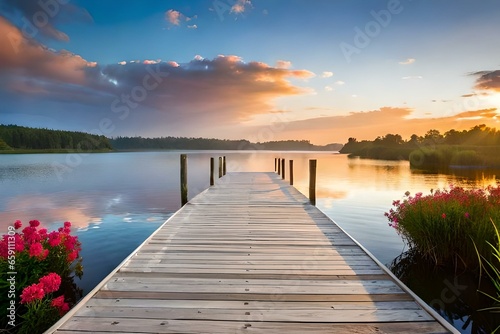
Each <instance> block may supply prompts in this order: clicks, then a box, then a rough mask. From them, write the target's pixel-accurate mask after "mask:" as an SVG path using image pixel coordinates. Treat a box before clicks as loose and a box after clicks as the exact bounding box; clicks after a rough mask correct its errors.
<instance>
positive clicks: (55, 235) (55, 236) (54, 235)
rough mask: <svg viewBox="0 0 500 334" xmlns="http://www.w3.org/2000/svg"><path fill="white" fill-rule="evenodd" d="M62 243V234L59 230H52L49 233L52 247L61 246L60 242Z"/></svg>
mask: <svg viewBox="0 0 500 334" xmlns="http://www.w3.org/2000/svg"><path fill="white" fill-rule="evenodd" d="M60 243H61V235H60V234H59V232H56V231H52V232H50V233H49V245H50V246H51V247H56V246H59V244H60Z"/></svg>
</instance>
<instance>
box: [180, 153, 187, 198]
mask: <svg viewBox="0 0 500 334" xmlns="http://www.w3.org/2000/svg"><path fill="white" fill-rule="evenodd" d="M187 201H188V188H187V156H186V155H185V154H181V205H182V206H184V205H185V204H186V203H187Z"/></svg>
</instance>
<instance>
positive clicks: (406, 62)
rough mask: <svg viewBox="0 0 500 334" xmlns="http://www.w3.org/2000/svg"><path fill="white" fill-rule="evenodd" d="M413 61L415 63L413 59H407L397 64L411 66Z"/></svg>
mask: <svg viewBox="0 0 500 334" xmlns="http://www.w3.org/2000/svg"><path fill="white" fill-rule="evenodd" d="M415 61H416V59H415V58H408V59H406V60H404V61H400V62H399V64H400V65H411V64H413V63H414V62H415Z"/></svg>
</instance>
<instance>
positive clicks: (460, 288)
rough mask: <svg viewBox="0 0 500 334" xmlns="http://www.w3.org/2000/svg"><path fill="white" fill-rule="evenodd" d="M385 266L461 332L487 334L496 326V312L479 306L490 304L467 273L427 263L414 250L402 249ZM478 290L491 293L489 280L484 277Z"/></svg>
mask: <svg viewBox="0 0 500 334" xmlns="http://www.w3.org/2000/svg"><path fill="white" fill-rule="evenodd" d="M389 269H391V271H392V272H393V273H394V274H395V275H396V276H397V277H398V278H399V279H400V280H401V281H403V282H404V283H405V284H406V285H407V286H408V287H409V288H410V289H411V290H412V291H413V292H415V293H416V294H417V295H418V296H419V297H420V298H422V299H423V300H424V301H425V302H426V303H427V304H429V305H430V306H431V307H433V308H434V309H435V310H436V311H437V312H438V313H439V314H441V315H442V316H443V317H445V318H446V319H448V320H449V321H450V322H451V323H452V324H453V325H454V326H455V327H456V328H457V329H459V330H460V331H461V332H462V333H478V334H479V333H481V334H482V333H491V332H493V330H494V329H495V328H496V327H498V326H500V318H499V317H498V314H494V313H492V312H489V311H479V310H480V309H483V308H487V307H492V306H493V302H492V300H491V299H489V298H488V297H486V296H484V295H483V294H481V293H478V292H477V291H478V279H477V278H476V277H474V276H473V275H471V274H467V273H458V274H454V273H450V272H446V271H443V270H441V269H440V268H436V267H435V266H434V265H432V264H430V265H429V264H427V263H426V262H425V261H424V260H423V259H421V258H420V257H419V256H418V255H417V254H415V253H414V252H404V253H402V254H401V255H400V256H398V257H397V258H396V259H395V260H394V261H393V262H392V263H391V265H390V266H389ZM480 289H481V291H484V292H487V293H490V294H491V295H495V292H494V287H493V285H492V284H491V281H489V280H488V279H486V278H484V279H483V280H481V284H480Z"/></svg>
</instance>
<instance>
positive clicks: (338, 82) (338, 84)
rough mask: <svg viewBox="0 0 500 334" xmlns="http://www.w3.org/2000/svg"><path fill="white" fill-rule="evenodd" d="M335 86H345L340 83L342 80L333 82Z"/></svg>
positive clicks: (342, 82)
mask: <svg viewBox="0 0 500 334" xmlns="http://www.w3.org/2000/svg"><path fill="white" fill-rule="evenodd" d="M335 84H336V85H337V86H343V85H345V82H344V81H342V80H337V81H335Z"/></svg>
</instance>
